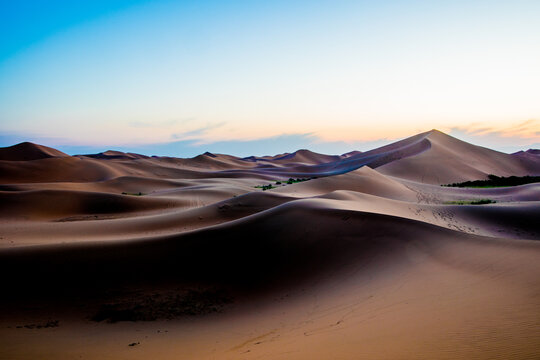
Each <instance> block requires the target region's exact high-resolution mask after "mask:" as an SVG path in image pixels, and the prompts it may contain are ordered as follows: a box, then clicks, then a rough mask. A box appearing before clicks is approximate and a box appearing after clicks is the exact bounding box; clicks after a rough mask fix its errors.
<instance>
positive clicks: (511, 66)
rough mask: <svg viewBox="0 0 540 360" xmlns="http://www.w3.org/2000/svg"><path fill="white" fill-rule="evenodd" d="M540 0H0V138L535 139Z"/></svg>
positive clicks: (194, 149)
mask: <svg viewBox="0 0 540 360" xmlns="http://www.w3.org/2000/svg"><path fill="white" fill-rule="evenodd" d="M538 14H540V2H539V1H537V0H534V1H522V0H516V1H511V2H510V1H497V0H492V1H470V0H469V1H461V0H456V1H451V2H441V1H385V0H381V1H359V0H356V1H349V0H332V1H319V0H311V1H307V0H302V1H297V0H287V1H281V0H275V1H255V0H252V1H235V0H231V1H205V0H199V1H172V0H166V1H163V0H153V1H147V0H134V1H128V0H93V1H87V0H79V1H65V0H46V1H45V0H43V1H40V0H37V1H31V0H21V1H8V0H0V146H9V145H13V144H15V143H17V142H21V141H33V142H37V143H40V144H43V145H47V146H52V147H55V148H58V149H60V150H63V151H66V152H68V153H71V154H74V153H88V152H97V151H104V150H107V149H119V150H124V151H133V152H141V153H145V154H148V155H151V154H153V155H169V156H180V157H185V156H193V155H196V154H198V153H201V152H204V151H207V150H208V151H213V152H219V153H229V154H233V155H241V156H246V155H266V154H276V153H282V152H286V151H287V152H290V151H294V150H296V149H299V148H309V149H311V150H314V151H319V152H325V153H333V154H338V153H344V152H347V151H351V150H368V149H370V148H373V147H375V146H379V145H383V144H385V143H388V142H390V141H394V140H396V139H400V138H404V137H407V136H411V135H414V134H416V133H419V132H422V131H427V130H430V129H433V128H436V129H439V130H441V131H444V132H446V133H448V134H450V135H453V136H456V137H458V138H460V139H463V140H466V141H470V142H473V143H475V144H478V145H483V146H488V147H491V148H493V149H496V150H500V151H505V152H513V151H517V150H520V149H527V148H534V147H536V148H540V101H539V99H540V66H538V64H540V46H538V44H540V21H538Z"/></svg>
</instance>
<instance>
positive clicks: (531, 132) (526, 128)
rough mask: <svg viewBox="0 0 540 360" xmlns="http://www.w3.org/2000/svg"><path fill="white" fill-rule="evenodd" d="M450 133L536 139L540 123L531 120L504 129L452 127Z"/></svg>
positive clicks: (473, 125) (470, 126) (539, 130)
mask: <svg viewBox="0 0 540 360" xmlns="http://www.w3.org/2000/svg"><path fill="white" fill-rule="evenodd" d="M450 131H451V132H453V133H462V134H463V133H464V134H467V135H474V136H487V137H494V136H495V137H502V138H522V139H535V138H537V137H538V135H539V134H540V121H539V120H536V119H529V120H527V121H523V122H521V123H517V124H514V125H511V126H503V127H500V126H499V127H495V126H479V124H470V125H469V126H455V127H451V128H450Z"/></svg>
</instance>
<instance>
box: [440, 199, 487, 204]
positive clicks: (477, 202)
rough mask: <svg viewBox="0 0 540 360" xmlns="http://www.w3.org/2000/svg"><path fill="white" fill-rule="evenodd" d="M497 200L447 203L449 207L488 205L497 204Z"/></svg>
mask: <svg viewBox="0 0 540 360" xmlns="http://www.w3.org/2000/svg"><path fill="white" fill-rule="evenodd" d="M495 203H496V201H495V200H491V199H478V200H457V201H447V202H445V204H447V205H486V204H495Z"/></svg>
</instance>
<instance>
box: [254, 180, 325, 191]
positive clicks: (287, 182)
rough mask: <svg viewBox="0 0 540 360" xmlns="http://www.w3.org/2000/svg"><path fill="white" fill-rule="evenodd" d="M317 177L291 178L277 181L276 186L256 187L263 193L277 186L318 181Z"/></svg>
mask: <svg viewBox="0 0 540 360" xmlns="http://www.w3.org/2000/svg"><path fill="white" fill-rule="evenodd" d="M316 178H317V177H316V176H313V177H310V178H296V179H295V178H289V180H276V181H275V182H274V184H268V185H257V186H254V187H255V188H256V189H262V190H263V191H266V190H271V189H275V188H277V186H275V185H278V186H285V185H291V184H294V183H299V182H304V181H308V180H313V179H316Z"/></svg>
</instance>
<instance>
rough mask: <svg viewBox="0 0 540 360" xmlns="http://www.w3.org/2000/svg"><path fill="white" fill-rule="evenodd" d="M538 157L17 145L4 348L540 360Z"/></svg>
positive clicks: (448, 140)
mask: <svg viewBox="0 0 540 360" xmlns="http://www.w3.org/2000/svg"><path fill="white" fill-rule="evenodd" d="M538 154H539V151H538V150H527V151H522V152H518V153H515V154H505V153H501V152H497V151H494V150H490V149H487V148H484V147H480V146H476V145H472V144H469V143H466V142H463V141H461V140H458V139H456V138H453V137H451V136H449V135H446V134H444V133H441V132H439V131H437V130H432V131H428V132H425V133H421V134H418V135H415V136H412V137H409V138H406V139H404V140H401V141H397V142H395V143H392V144H389V145H386V146H383V147H379V148H376V149H373V150H370V151H366V152H359V151H351V152H349V153H346V154H343V155H325V154H318V153H314V152H311V151H309V150H298V151H296V152H293V153H284V154H279V155H268V156H262V157H255V156H250V157H245V158H239V157H235V156H231V155H225V154H214V153H209V152H207V153H204V154H201V155H198V156H196V157H193V158H189V159H182V158H174V157H156V156H152V157H149V156H146V155H140V154H133V153H123V152H119V151H114V150H108V151H105V152H102V153H98V154H89V155H76V156H69V155H67V154H64V153H62V152H60V151H58V150H55V149H52V148H48V147H45V146H41V145H36V144H31V143H22V144H18V145H14V146H11V147H7V148H1V149H0V272H1V273H2V274H3V280H2V284H3V286H2V292H3V295H2V297H1V300H0V306H1V307H2V311H1V312H0V315H1V316H0V325H1V326H0V359H36V358H40V359H71V358H86V359H150V358H151V359H154V358H155V359H264V358H266V359H310V360H311V359H334V358H335V359H494V358H500V359H535V358H539V357H540V334H539V332H538V324H539V321H540V241H539V240H540V222H539V221H538V214H539V213H540V183H531V184H526V185H520V186H513V187H492V188H450V187H443V186H440V185H442V184H448V183H454V182H461V181H468V180H480V179H486V178H487V175H488V174H495V175H498V176H511V175H515V176H524V175H536V176H537V175H540V156H539V155H538ZM263 186H264V188H263ZM480 200H489V204H485V205H473V204H475V203H482V202H480Z"/></svg>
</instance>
